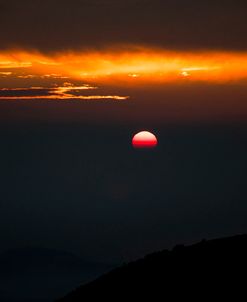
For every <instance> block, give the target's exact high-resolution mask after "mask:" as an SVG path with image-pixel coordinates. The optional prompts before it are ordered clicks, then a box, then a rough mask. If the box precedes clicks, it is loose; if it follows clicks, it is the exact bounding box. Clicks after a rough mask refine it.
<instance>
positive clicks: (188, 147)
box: [0, 0, 247, 262]
mask: <svg viewBox="0 0 247 302" xmlns="http://www.w3.org/2000/svg"><path fill="white" fill-rule="evenodd" d="M246 11H247V2H246V1H242V0H238V1H236V0H235V1H233V0H224V1H222V0H221V1H219V0H207V1H198V0H197V1H196V0H186V1H185V0H125V1H123V0H121V1H120V0H69V1H68V0H49V1H48V0H23V1H20V0H0V135H1V149H0V166H1V175H0V183H1V199H0V237H1V238H2V239H1V250H2V251H3V250H7V249H9V248H14V247H22V246H45V247H54V248H58V249H63V250H69V251H73V252H75V253H78V254H82V255H84V256H85V257H86V258H88V259H97V260H101V261H108V262H111V261H116V262H121V261H122V260H126V259H127V260H129V259H134V258H137V257H140V256H142V255H144V254H146V253H147V252H150V251H155V250H158V249H161V248H165V247H170V246H172V245H173V244H176V243H179V242H191V241H193V240H200V239H202V238H204V237H205V238H212V237H215V236H220V235H230V234H235V233H241V232H246V231H247V219H246V215H247V206H246V200H247V190H246V188H247V186H246V168H247V160H246V147H247V137H246V133H247V125H246V122H247V39H246V36H247V22H246ZM143 130H147V131H151V132H153V133H154V134H155V135H156V137H157V139H158V142H159V144H158V146H157V148H155V150H149V151H147V152H142V151H143V150H134V149H133V148H132V144H131V140H132V137H133V136H134V135H135V134H136V133H137V132H138V131H143Z"/></svg>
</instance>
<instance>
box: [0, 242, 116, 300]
mask: <svg viewBox="0 0 247 302" xmlns="http://www.w3.org/2000/svg"><path fill="white" fill-rule="evenodd" d="M112 268H113V265H110V264H105V263H97V262H92V261H87V260H84V259H82V258H81V257H79V256H77V255H74V254H72V253H68V252H66V251H61V250H54V249H47V248H37V247H35V248H34V247H27V248H17V249H11V250H8V251H6V252H3V253H1V254H0V301H18V302H19V301H42V302H43V301H52V300H53V299H54V298H55V297H57V296H61V295H63V294H65V293H66V292H68V291H70V290H72V289H73V288H75V287H76V286H79V284H81V282H89V281H90V280H93V279H94V278H96V277H97V276H100V275H101V274H103V273H104V272H106V271H109V270H110V269H112Z"/></svg>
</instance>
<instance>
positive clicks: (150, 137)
mask: <svg viewBox="0 0 247 302" xmlns="http://www.w3.org/2000/svg"><path fill="white" fill-rule="evenodd" d="M157 144H158V141H157V138H156V136H155V135H154V134H152V133H151V132H148V131H141V132H139V133H137V134H136V135H135V136H134V137H133V139H132V145H133V147H134V148H154V147H156V146H157Z"/></svg>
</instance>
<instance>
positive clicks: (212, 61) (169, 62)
mask: <svg viewBox="0 0 247 302" xmlns="http://www.w3.org/2000/svg"><path fill="white" fill-rule="evenodd" d="M10 68H11V69H13V68H15V69H21V70H22V73H23V72H24V73H25V71H23V69H25V70H28V71H26V72H28V73H27V74H21V75H18V76H19V77H22V78H25V77H26V78H28V77H30V76H29V75H30V74H31V75H32V76H37V77H42V78H49V77H51V78H70V79H74V80H84V81H85V80H87V81H96V82H109V83H111V82H115V81H120V82H121V81H124V82H125V83H128V84H132V83H134V84H138V83H142V82H143V81H147V82H148V81H152V82H162V83H163V82H164V83H165V82H177V81H184V80H185V79H186V81H205V82H230V81H243V80H246V79H247V53H239V52H235V53H234V52H228V53H227V52H201V53H199V52H194V53H193V52H170V51H163V50H157V49H148V48H131V47H130V48H129V51H126V50H121V49H112V50H109V51H101V52H95V51H91V52H90V51H88V52H85V51H84V52H81V53H80V52H77V53H73V52H70V53H68V52H66V53H57V54H51V55H44V54H40V53H37V52H26V51H8V52H3V53H1V54H0V69H1V70H3V72H7V71H8V69H10ZM17 73H18V72H17ZM30 78H31V77H30Z"/></svg>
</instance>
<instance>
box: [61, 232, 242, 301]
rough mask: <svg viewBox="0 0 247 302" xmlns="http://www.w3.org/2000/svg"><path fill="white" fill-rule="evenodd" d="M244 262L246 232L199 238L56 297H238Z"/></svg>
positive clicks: (123, 267) (67, 298)
mask: <svg viewBox="0 0 247 302" xmlns="http://www.w3.org/2000/svg"><path fill="white" fill-rule="evenodd" d="M246 268H247V235H239V236H235V237H229V238H222V239H215V240H209V241H206V240H203V241H201V242H200V243H197V244H194V245H191V246H183V245H180V246H176V247H175V248H174V249H173V250H172V251H169V250H164V251H161V252H157V253H154V254H151V255H148V256H146V257H145V258H144V259H141V260H138V261H135V262H132V263H129V264H127V265H123V266H122V267H120V268H118V269H115V270H113V271H111V272H110V273H107V274H105V275H103V276H102V277H100V278H98V279H97V280H95V281H93V282H91V283H88V284H86V285H83V286H81V287H79V288H78V289H76V290H75V291H73V292H71V293H70V294H68V295H67V296H65V297H64V298H62V299H60V300H58V301H60V302H67V301H97V300H96V299H100V301H104V300H106V301H109V300H110V301H142V300H144V299H145V301H146V300H147V301H171V299H173V300H174V299H177V298H179V299H183V300H186V301H190V300H193V301H204V300H206V299H207V301H213V300H214V299H216V298H220V301H223V299H226V298H227V299H230V301H237V296H238V295H240V294H242V295H244V296H243V297H245V299H246V295H247V292H246V274H247V272H246ZM238 301H239V300H238Z"/></svg>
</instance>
